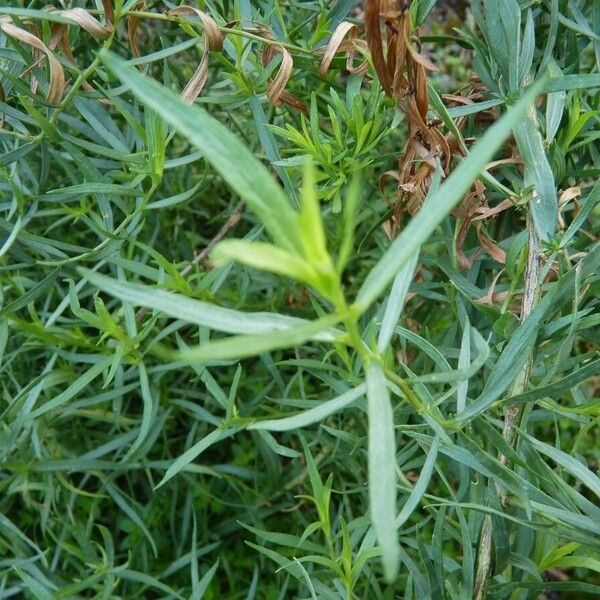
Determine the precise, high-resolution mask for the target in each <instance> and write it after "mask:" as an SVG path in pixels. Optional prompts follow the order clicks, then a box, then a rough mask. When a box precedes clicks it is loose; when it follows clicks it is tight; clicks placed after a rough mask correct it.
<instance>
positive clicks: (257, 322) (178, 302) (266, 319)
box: [79, 268, 337, 340]
mask: <svg viewBox="0 0 600 600" xmlns="http://www.w3.org/2000/svg"><path fill="white" fill-rule="evenodd" d="M79 271H80V272H81V273H82V275H83V276H84V277H85V278H86V279H87V280H88V281H89V282H90V283H92V284H93V285H95V286H96V287H98V288H99V289H101V290H103V291H105V292H107V293H108V294H110V295H111V296H114V297H115V298H118V299H122V300H126V301H127V302H131V304H133V305H134V306H144V307H146V308H150V309H154V310H158V311H160V312H163V313H165V314H166V315H168V316H170V317H173V318H175V319H181V320H183V321H186V322H188V323H195V324H196V325H201V326H203V327H209V328H211V329H214V330H216V331H223V332H225V333H243V334H265V333H273V332H275V331H283V330H288V329H291V328H295V327H298V326H301V325H307V324H309V323H310V321H305V320H304V319H298V318H296V317H288V316H285V315H280V314H276V313H265V312H260V313H243V312H240V311H237V310H232V309H230V308H223V307H221V306H216V305H214V304H208V303H207V302H202V301H201V300H195V299H193V298H188V297H186V296H182V295H181V294H174V293H172V292H167V291H164V290H157V289H155V288H152V287H149V286H146V285H142V284H139V283H132V282H128V281H119V280H117V279H113V278H111V277H106V276H105V275H100V274H99V273H95V272H93V271H90V270H88V269H83V268H80V269H79ZM315 335H316V338H315V339H322V340H332V339H334V338H335V337H337V334H336V333H334V332H331V331H329V332H318V333H316V334H315Z"/></svg>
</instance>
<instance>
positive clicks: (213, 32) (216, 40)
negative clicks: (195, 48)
mask: <svg viewBox="0 0 600 600" xmlns="http://www.w3.org/2000/svg"><path fill="white" fill-rule="evenodd" d="M169 14H170V15H176V16H196V17H198V18H199V19H200V22H201V23H202V29H203V31H204V52H203V53H202V59H201V61H200V64H199V65H198V68H197V69H196V71H195V72H194V74H193V75H192V78H191V79H190V80H189V82H188V84H187V85H186V86H185V89H184V90H183V92H181V97H182V98H183V100H185V101H186V102H193V101H194V100H195V99H196V98H197V97H198V96H199V95H200V93H201V92H202V89H203V88H204V85H205V84H206V80H207V78H208V53H209V52H210V51H216V52H220V51H221V50H223V40H224V38H223V34H222V33H221V30H220V29H219V26H218V25H217V23H216V21H215V20H214V19H213V18H212V17H211V16H209V15H207V14H206V13H204V12H202V11H201V10H198V9H197V8H193V7H191V6H179V7H177V8H175V9H173V10H171V11H169Z"/></svg>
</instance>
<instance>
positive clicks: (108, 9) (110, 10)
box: [102, 0, 115, 25]
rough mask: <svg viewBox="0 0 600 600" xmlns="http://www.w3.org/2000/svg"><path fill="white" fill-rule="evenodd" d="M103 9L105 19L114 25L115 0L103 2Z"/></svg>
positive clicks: (104, 0)
mask: <svg viewBox="0 0 600 600" xmlns="http://www.w3.org/2000/svg"><path fill="white" fill-rule="evenodd" d="M102 7H103V8H104V17H105V18H106V20H107V21H108V22H109V23H110V24H111V25H113V24H114V22H115V9H114V7H113V0H102Z"/></svg>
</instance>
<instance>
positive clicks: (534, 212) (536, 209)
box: [514, 106, 558, 241]
mask: <svg viewBox="0 0 600 600" xmlns="http://www.w3.org/2000/svg"><path fill="white" fill-rule="evenodd" d="M514 131H515V138H516V140H517V145H518V146H519V151H520V153H521V156H522V157H523V163H524V165H525V185H526V186H533V187H534V188H535V191H536V194H535V195H534V197H533V198H532V199H531V202H530V204H529V207H530V211H531V216H532V217H533V222H534V225H535V229H536V233H537V234H538V237H539V238H540V240H542V241H548V240H549V239H550V237H552V235H554V232H555V231H556V223H557V219H558V200H557V198H556V184H555V183H554V173H553V172H552V167H551V166H550V163H549V162H548V157H547V156H546V150H545V149H544V141H543V140H542V135H541V134H540V132H539V129H538V127H537V118H536V115H535V108H534V107H533V106H530V107H529V108H528V110H527V111H526V113H525V118H524V119H521V120H520V121H519V122H518V123H517V124H516V125H515V129H514Z"/></svg>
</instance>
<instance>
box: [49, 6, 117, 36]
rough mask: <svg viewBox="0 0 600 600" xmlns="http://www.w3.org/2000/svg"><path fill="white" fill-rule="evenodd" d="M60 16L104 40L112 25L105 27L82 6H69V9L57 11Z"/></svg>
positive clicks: (108, 34)
mask: <svg viewBox="0 0 600 600" xmlns="http://www.w3.org/2000/svg"><path fill="white" fill-rule="evenodd" d="M57 14H59V15H60V16H61V17H64V18H65V19H68V20H69V21H71V22H72V23H75V24H76V25H79V27H81V28H82V29H84V30H85V31H87V32H88V33H89V34H90V35H93V36H94V37H96V38H99V39H101V40H105V39H106V38H108V37H109V36H110V34H111V33H112V27H105V26H104V25H102V23H100V21H98V20H97V19H96V18H94V17H92V15H90V13H89V12H88V11H87V10H85V9H83V8H71V9H69V10H60V11H57Z"/></svg>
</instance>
